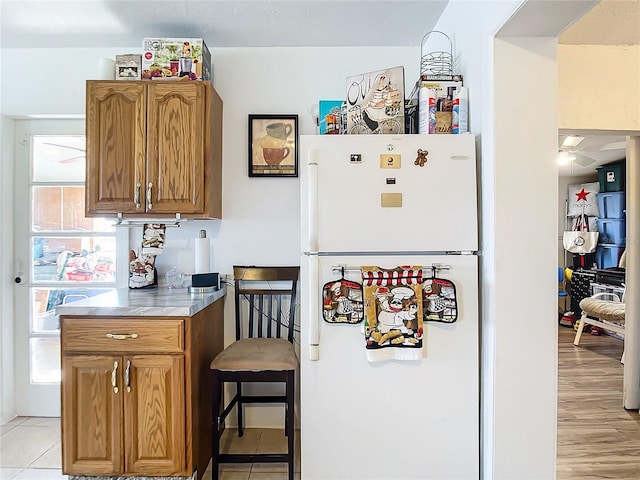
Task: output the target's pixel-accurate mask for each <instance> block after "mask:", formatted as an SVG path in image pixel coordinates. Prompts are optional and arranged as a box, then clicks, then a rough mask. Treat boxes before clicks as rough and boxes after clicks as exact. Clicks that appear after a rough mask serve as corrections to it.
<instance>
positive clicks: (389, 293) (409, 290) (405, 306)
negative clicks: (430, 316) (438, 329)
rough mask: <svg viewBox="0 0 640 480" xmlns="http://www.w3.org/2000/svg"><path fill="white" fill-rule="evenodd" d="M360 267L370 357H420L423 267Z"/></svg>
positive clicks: (371, 359)
mask: <svg viewBox="0 0 640 480" xmlns="http://www.w3.org/2000/svg"><path fill="white" fill-rule="evenodd" d="M360 269H361V272H362V286H363V290H364V321H365V329H364V330H365V344H366V352H367V359H368V360H369V361H370V362H377V361H383V360H420V359H421V358H422V337H423V332H424V330H423V326H422V325H423V323H422V322H423V312H422V267H421V266H400V267H396V268H393V269H384V268H380V267H376V266H363V267H360Z"/></svg>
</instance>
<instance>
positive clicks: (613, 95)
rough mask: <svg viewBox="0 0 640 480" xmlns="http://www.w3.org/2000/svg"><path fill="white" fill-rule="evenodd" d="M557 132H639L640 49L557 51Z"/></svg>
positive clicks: (603, 47) (581, 47)
mask: <svg viewBox="0 0 640 480" xmlns="http://www.w3.org/2000/svg"><path fill="white" fill-rule="evenodd" d="M558 128H566V129H575V130H580V129H585V130H621V131H640V45H620V46H613V45H559V46H558Z"/></svg>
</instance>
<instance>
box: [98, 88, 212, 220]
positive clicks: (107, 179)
mask: <svg viewBox="0 0 640 480" xmlns="http://www.w3.org/2000/svg"><path fill="white" fill-rule="evenodd" d="M86 102H87V104H86V139H87V140H86V141H87V174H86V175H87V177H86V214H87V216H102V215H113V214H118V213H122V214H124V215H131V214H144V215H145V216H164V215H174V214H176V213H179V214H181V215H182V216H184V217H189V218H220V217H221V215H222V192H221V189H222V100H221V99H220V97H219V95H218V94H217V93H216V91H215V90H214V89H213V87H212V85H211V83H210V82H206V81H183V82H153V81H130V82H127V81H102V80H89V81H87V92H86Z"/></svg>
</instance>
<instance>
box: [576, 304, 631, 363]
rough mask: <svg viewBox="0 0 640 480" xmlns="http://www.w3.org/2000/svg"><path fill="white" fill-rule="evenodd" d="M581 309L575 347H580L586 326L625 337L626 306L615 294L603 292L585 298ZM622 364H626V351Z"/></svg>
mask: <svg viewBox="0 0 640 480" xmlns="http://www.w3.org/2000/svg"><path fill="white" fill-rule="evenodd" d="M603 297H607V298H609V299H613V301H611V300H601V298H603ZM580 308H581V309H582V315H581V316H580V320H579V323H578V330H577V331H576V336H575V338H574V339H573V344H574V345H576V346H578V345H579V344H580V337H581V336H582V332H583V331H584V327H585V325H594V326H596V327H600V328H602V329H604V330H608V331H611V332H616V333H617V334H619V335H622V336H624V318H625V304H624V302H621V301H620V298H619V297H618V296H617V295H616V294H615V293H606V292H601V293H596V294H595V295H592V296H591V297H587V298H583V299H582V300H581V301H580ZM621 362H622V363H624V350H623V352H622V360H621Z"/></svg>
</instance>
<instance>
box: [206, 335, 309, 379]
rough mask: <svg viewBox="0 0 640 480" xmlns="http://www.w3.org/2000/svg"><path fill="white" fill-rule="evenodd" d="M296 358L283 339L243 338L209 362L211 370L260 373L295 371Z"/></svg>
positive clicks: (293, 351)
mask: <svg viewBox="0 0 640 480" xmlns="http://www.w3.org/2000/svg"><path fill="white" fill-rule="evenodd" d="M297 366H298V357H296V352H295V350H294V348H293V344H292V343H291V342H289V341H288V340H286V339H284V338H245V339H243V340H238V341H237V342H235V343H233V344H231V345H229V347H227V348H226V349H225V350H223V351H222V352H220V353H219V354H218V355H217V356H216V357H215V358H214V359H213V361H212V362H211V369H212V370H220V371H223V372H224V371H235V372H260V371H264V370H270V371H278V372H280V371H284V370H295V369H296V367H297Z"/></svg>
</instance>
